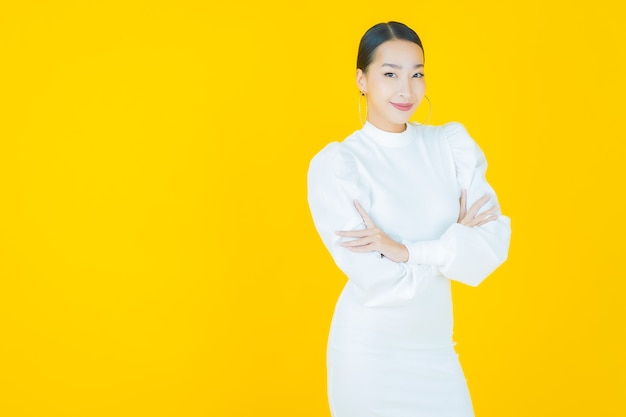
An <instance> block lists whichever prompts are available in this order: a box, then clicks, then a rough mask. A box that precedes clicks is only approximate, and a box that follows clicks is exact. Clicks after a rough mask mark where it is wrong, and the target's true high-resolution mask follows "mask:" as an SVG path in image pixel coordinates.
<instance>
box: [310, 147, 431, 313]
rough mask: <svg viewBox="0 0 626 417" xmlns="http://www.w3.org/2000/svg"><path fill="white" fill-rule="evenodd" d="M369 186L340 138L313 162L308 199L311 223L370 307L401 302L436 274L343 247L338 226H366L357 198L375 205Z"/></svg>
mask: <svg viewBox="0 0 626 417" xmlns="http://www.w3.org/2000/svg"><path fill="white" fill-rule="evenodd" d="M370 191H371V190H370V187H369V185H368V184H367V183H365V182H364V181H363V179H362V178H361V176H360V175H359V172H358V168H357V165H356V161H355V159H354V157H353V156H352V155H351V154H350V153H349V152H348V151H346V150H345V149H344V148H343V145H342V144H340V143H337V142H333V143H330V144H328V145H327V146H326V147H325V148H324V149H323V150H322V151H320V152H319V153H318V154H317V155H316V156H315V157H314V158H313V160H312V161H311V164H310V166H309V172H308V201H309V207H310V210H311V214H312V217H313V221H314V223H315V226H316V228H317V231H318V233H319V235H320V237H321V238H322V241H323V242H324V245H325V246H326V248H327V249H328V251H329V252H330V253H331V255H332V257H333V259H334V261H335V263H336V264H337V266H338V267H339V268H340V269H341V270H342V271H343V272H344V273H345V275H346V276H347V277H348V279H349V280H350V282H352V283H353V284H355V287H356V291H357V296H358V298H359V299H360V300H361V302H362V303H363V304H365V305H367V306H383V305H384V306H389V305H399V304H403V303H405V302H407V301H408V300H410V299H411V298H413V297H414V296H415V295H416V294H417V293H419V292H420V291H421V290H422V289H423V288H424V287H425V286H426V285H427V284H428V280H429V279H432V278H433V276H434V275H435V274H434V273H433V270H434V268H436V267H435V266H432V265H419V264H408V263H396V262H393V261H390V260H389V259H387V258H381V256H380V254H379V253H375V252H367V253H356V252H352V251H350V250H349V249H347V248H345V247H342V246H339V243H340V242H341V241H342V238H341V237H340V236H338V235H336V234H335V231H338V230H358V229H363V228H364V227H365V225H364V224H363V220H362V219H361V216H360V215H359V213H358V212H357V211H356V208H355V207H354V203H353V202H354V200H359V202H360V203H361V204H362V206H363V207H364V208H365V210H367V211H369V209H370V207H371V192H370Z"/></svg>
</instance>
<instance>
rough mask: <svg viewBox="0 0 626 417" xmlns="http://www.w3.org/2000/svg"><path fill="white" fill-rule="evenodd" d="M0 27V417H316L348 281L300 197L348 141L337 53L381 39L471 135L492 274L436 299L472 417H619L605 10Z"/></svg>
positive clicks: (617, 115)
mask: <svg viewBox="0 0 626 417" xmlns="http://www.w3.org/2000/svg"><path fill="white" fill-rule="evenodd" d="M13 3H14V5H13V6H8V8H7V6H6V5H5V6H3V7H2V9H3V10H2V13H0V35H1V39H2V40H1V41H0V56H2V62H3V63H2V66H1V69H0V71H1V72H2V76H1V78H0V83H1V87H2V88H1V89H0V91H1V92H0V94H1V96H2V101H3V102H4V103H3V104H4V105H3V107H4V108H3V109H2V111H1V115H0V121H1V123H0V202H1V203H0V338H1V340H0V415H2V416H10V417H13V416H15V417H18V416H64V417H68V416H150V417H159V416H257V415H271V416H285V417H287V416H289V417H294V416H298V417H308V416H329V413H328V411H327V405H326V404H327V403H326V392H325V389H326V388H325V363H324V354H325V344H326V335H327V331H328V326H329V322H330V318H331V314H332V310H333V307H334V303H335V299H336V297H337V295H338V292H339V291H340V289H341V287H342V285H343V282H344V278H343V277H342V276H341V274H340V273H339V272H338V270H337V269H336V268H335V267H334V265H333V263H332V260H331V259H330V257H329V256H328V255H327V254H326V252H325V250H324V248H323V247H322V244H321V241H320V240H319V239H318V237H317V235H316V233H315V231H314V229H313V226H312V223H311V220H310V217H309V213H308V208H307V204H306V181H305V175H306V170H307V167H308V161H309V160H310V158H311V157H312V156H313V154H315V152H317V151H318V150H319V149H321V148H322V147H323V146H324V144H325V143H327V142H329V141H332V140H340V139H342V138H344V137H345V136H347V135H348V134H349V133H351V132H352V131H354V130H355V129H357V128H358V127H359V122H358V115H357V110H356V108H357V107H356V106H357V99H358V95H357V89H356V87H355V85H354V80H353V78H354V62H355V55H356V47H357V43H358V40H359V38H360V36H361V34H362V33H363V32H364V31H365V30H366V29H367V28H368V27H370V26H371V25H373V24H374V23H377V22H379V21H386V20H400V21H404V22H406V23H407V24H409V25H410V26H412V27H414V28H415V29H416V30H417V31H418V33H419V34H420V36H421V37H422V39H423V41H424V44H425V49H426V71H427V72H426V73H427V76H426V77H427V82H428V94H429V96H430V97H431V99H432V102H433V106H434V113H433V117H432V119H431V122H432V123H436V124H440V123H444V122H446V121H450V120H457V121H461V122H463V123H464V124H465V125H466V127H467V128H468V130H469V131H470V133H471V134H472V135H473V137H474V138H475V139H476V140H477V141H478V142H479V143H480V145H481V146H482V148H483V150H484V151H485V153H486V155H487V158H488V161H489V164H490V168H489V172H488V176H489V179H490V181H491V182H492V184H493V185H494V187H495V188H496V190H497V191H498V192H499V196H500V200H501V205H502V208H503V210H504V212H506V213H507V214H508V215H509V216H510V217H511V218H512V222H513V223H512V224H513V230H514V233H513V240H512V245H511V253H510V258H509V260H508V261H507V263H506V264H505V265H504V266H503V267H502V268H500V269H499V270H498V271H497V272H496V273H495V274H494V275H493V276H492V277H490V278H489V279H488V280H487V281H486V282H485V283H484V284H483V285H481V286H480V287H479V288H465V287H462V286H461V285H456V286H455V287H454V290H455V295H454V297H455V316H456V340H457V341H458V346H457V347H458V351H459V352H460V355H461V359H462V362H463V366H464V368H465V371H466V376H467V378H468V381H469V384H470V389H471V391H472V394H473V399H474V403H475V408H476V413H477V416H478V417H490V416H491V417H502V416H508V417H514V416H524V417H527V416H572V415H585V416H593V415H595V416H618V415H625V414H626V379H625V378H626V377H625V375H626V363H625V356H624V345H623V342H622V341H621V338H622V333H623V329H624V324H623V323H624V319H625V318H626V311H625V308H624V304H625V303H624V289H625V288H626V285H625V284H624V278H626V277H625V274H624V272H623V269H622V267H621V264H620V262H621V261H622V260H623V258H624V255H623V249H624V244H623V243H622V239H623V236H624V234H625V232H626V230H624V229H625V228H624V221H623V213H624V209H623V205H622V203H621V199H622V196H621V194H623V189H624V182H625V175H624V171H623V170H624V162H623V158H624V155H625V154H626V153H625V151H626V146H625V145H624V142H625V139H624V137H625V136H624V133H623V131H624V128H623V115H622V113H623V97H624V93H625V91H624V84H623V82H622V80H623V76H624V74H625V73H626V71H625V68H624V64H623V60H622V56H621V55H623V45H622V44H621V43H622V42H623V32H622V31H623V22H622V19H621V17H620V13H618V11H617V10H612V9H611V7H610V6H609V5H610V4H612V3H613V2H611V1H608V0H600V1H596V2H591V3H589V2H587V3H584V4H587V6H575V5H572V2H567V1H561V2H547V1H536V0H530V1H524V2H517V4H514V5H511V4H509V2H501V1H493V2H491V3H481V2H466V1H449V2H416V1H413V0H411V1H404V0H402V1H396V2H380V1H369V0H363V1H357V2H353V1H346V2H337V1H321V2H320V1H315V2H287V1H285V2H284V3H279V2H274V1H269V2H254V5H249V4H246V2H205V1H196V2H189V1H187V2H182V1H171V2H155V1H144V2H127V1H116V2H114V1H110V2H74V3H70V2H67V1H58V2H40V3H32V2H13ZM97 3H100V4H99V5H95V4H97ZM250 3H253V2H250ZM559 3H560V4H559ZM573 3H574V4H576V3H578V2H573ZM581 3H582V2H581ZM15 4H16V5H18V6H15ZM208 4H219V6H209V5H208ZM16 7H17V8H16ZM618 38H621V40H619V42H618Z"/></svg>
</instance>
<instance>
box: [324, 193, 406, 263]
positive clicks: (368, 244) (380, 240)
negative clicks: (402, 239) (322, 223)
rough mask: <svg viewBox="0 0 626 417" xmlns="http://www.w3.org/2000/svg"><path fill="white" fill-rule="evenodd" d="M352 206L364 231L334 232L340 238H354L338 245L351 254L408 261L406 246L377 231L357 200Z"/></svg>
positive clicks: (379, 230)
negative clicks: (351, 252) (377, 255)
mask: <svg viewBox="0 0 626 417" xmlns="http://www.w3.org/2000/svg"><path fill="white" fill-rule="evenodd" d="M354 206H355V207H356V209H357V211H358V212H359V214H360V215H361V217H362V218H363V222H365V227H366V229H365V230H350V231H339V232H335V233H337V234H338V235H339V236H342V237H349V238H354V240H351V241H349V242H342V243H340V245H341V246H343V247H346V248H348V249H350V250H351V251H353V252H380V254H381V255H382V256H384V257H386V258H389V259H390V260H392V261H394V262H406V261H408V259H409V251H408V249H407V248H406V246H404V245H403V244H402V243H399V242H396V241H395V240H393V239H391V238H390V237H389V236H387V235H386V234H385V232H383V231H382V230H381V229H379V228H378V227H377V226H376V225H375V224H374V222H373V221H372V219H371V218H370V216H369V215H368V214H367V212H366V211H365V210H364V209H363V207H362V206H361V204H360V203H359V202H358V201H357V200H355V201H354Z"/></svg>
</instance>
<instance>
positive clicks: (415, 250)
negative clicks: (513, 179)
mask: <svg viewBox="0 0 626 417" xmlns="http://www.w3.org/2000/svg"><path fill="white" fill-rule="evenodd" d="M443 128H444V133H445V140H446V141H447V142H448V144H449V146H450V150H451V154H452V157H453V159H454V165H455V169H456V175H457V181H458V184H459V190H460V189H461V188H465V189H466V190H467V206H468V208H469V207H471V205H472V204H473V203H474V202H475V201H476V200H478V199H480V198H481V197H482V196H484V195H485V194H487V193H488V194H490V195H491V196H492V198H491V200H490V201H489V202H488V203H487V204H486V205H485V206H484V207H483V208H482V209H481V212H482V211H484V210H488V209H489V208H491V207H493V206H494V205H497V204H498V200H497V197H496V194H495V192H494V190H493V188H491V186H490V185H489V184H488V183H487V180H486V178H485V172H486V170H487V162H486V160H485V156H484V154H483V152H482V150H481V149H480V148H479V147H478V145H477V144H476V143H475V142H474V140H473V139H472V138H471V137H470V136H469V134H468V133H467V131H466V130H465V128H464V127H463V125H461V124H459V123H448V124H446V125H444V127H443ZM497 214H498V218H497V220H495V221H491V222H489V223H486V224H484V225H482V226H480V227H468V226H464V225H461V224H458V223H454V224H452V225H451V226H450V227H449V228H448V229H447V230H446V231H445V232H444V233H443V235H442V236H441V238H440V239H439V240H435V241H427V242H406V241H405V242H403V243H404V244H405V245H406V247H407V248H408V250H409V261H408V263H410V264H414V265H420V264H431V265H432V264H434V265H437V266H438V268H439V271H440V272H441V273H442V274H443V275H444V276H446V277H447V278H449V279H453V280H456V281H460V282H463V283H465V284H468V285H472V286H476V285H478V284H480V283H481V282H482V281H483V280H484V279H485V278H486V277H487V276H488V275H490V274H491V273H492V272H493V271H494V270H495V269H496V268H497V267H498V266H500V265H501V264H502V263H503V262H504V261H505V260H506V258H507V256H508V251H509V242H510V236H511V227H510V219H509V218H508V217H506V216H504V215H503V214H502V213H501V212H500V209H499V208H498V212H497Z"/></svg>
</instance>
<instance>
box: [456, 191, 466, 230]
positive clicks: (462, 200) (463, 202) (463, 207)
mask: <svg viewBox="0 0 626 417" xmlns="http://www.w3.org/2000/svg"><path fill="white" fill-rule="evenodd" d="M459 202H460V204H461V208H460V210H459V220H457V221H459V222H460V221H461V220H463V219H464V218H465V212H466V211H467V206H466V204H467V190H466V189H465V188H463V189H462V190H461V198H459Z"/></svg>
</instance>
